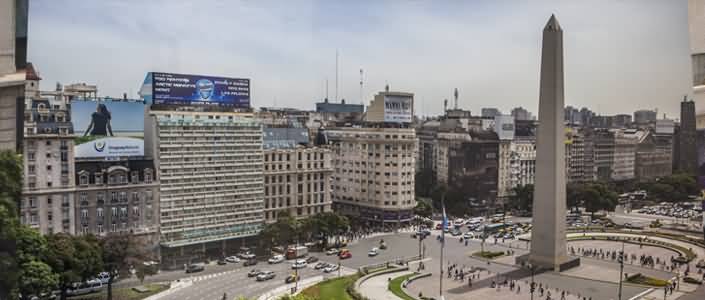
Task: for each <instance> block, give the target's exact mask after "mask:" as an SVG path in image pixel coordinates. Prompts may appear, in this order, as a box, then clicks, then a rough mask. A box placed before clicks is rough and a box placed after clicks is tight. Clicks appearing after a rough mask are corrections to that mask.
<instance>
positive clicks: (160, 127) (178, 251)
mask: <svg viewBox="0 0 705 300" xmlns="http://www.w3.org/2000/svg"><path fill="white" fill-rule="evenodd" d="M146 118H147V120H146V121H145V155H146V156H148V157H153V158H154V163H155V166H156V169H157V177H158V178H159V180H160V187H159V196H160V208H159V210H160V230H161V246H162V248H161V254H162V262H163V265H166V266H171V267H179V266H182V265H183V264H184V263H188V262H190V261H192V259H195V260H200V259H204V258H207V257H210V258H217V257H220V256H222V255H224V254H226V253H233V252H235V249H237V248H238V247H240V246H243V245H247V243H248V239H247V238H248V237H253V236H255V235H257V234H258V232H259V231H260V230H261V228H262V225H263V222H264V175H263V170H264V162H263V152H262V127H261V125H260V124H259V123H258V122H257V121H256V120H255V119H254V118H253V117H252V115H251V114H247V113H233V112H195V111H156V110H152V111H151V112H150V113H149V115H148V116H146ZM250 240H252V239H251V238H250ZM250 242H252V241H250Z"/></svg>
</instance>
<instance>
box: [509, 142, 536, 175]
mask: <svg viewBox="0 0 705 300" xmlns="http://www.w3.org/2000/svg"><path fill="white" fill-rule="evenodd" d="M511 151H512V154H511V170H510V176H511V177H510V183H511V187H512V188H513V187H517V186H524V185H527V184H534V182H535V181H536V137H534V136H518V137H516V139H515V140H514V141H513V142H512V145H511Z"/></svg>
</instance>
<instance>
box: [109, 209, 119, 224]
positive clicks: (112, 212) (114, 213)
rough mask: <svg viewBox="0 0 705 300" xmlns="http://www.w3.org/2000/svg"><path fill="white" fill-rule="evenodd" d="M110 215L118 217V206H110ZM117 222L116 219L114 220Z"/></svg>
mask: <svg viewBox="0 0 705 300" xmlns="http://www.w3.org/2000/svg"><path fill="white" fill-rule="evenodd" d="M110 215H111V216H112V217H113V219H114V218H117V207H111V208H110ZM113 222H115V221H113Z"/></svg>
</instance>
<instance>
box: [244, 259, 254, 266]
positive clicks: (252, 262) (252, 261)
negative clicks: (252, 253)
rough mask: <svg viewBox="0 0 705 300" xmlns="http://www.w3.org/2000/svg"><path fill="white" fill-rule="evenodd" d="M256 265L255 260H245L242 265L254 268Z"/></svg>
mask: <svg viewBox="0 0 705 300" xmlns="http://www.w3.org/2000/svg"><path fill="white" fill-rule="evenodd" d="M256 264H257V260H256V259H248V260H246V261H245V262H244V263H243V264H242V265H243V266H245V267H247V266H254V265H256Z"/></svg>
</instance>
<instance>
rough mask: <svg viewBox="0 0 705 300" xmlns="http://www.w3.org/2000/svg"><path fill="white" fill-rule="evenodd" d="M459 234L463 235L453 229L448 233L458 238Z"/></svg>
mask: <svg viewBox="0 0 705 300" xmlns="http://www.w3.org/2000/svg"><path fill="white" fill-rule="evenodd" d="M461 234H463V232H461V231H460V230H457V229H453V231H451V232H450V235H452V236H459V235H461Z"/></svg>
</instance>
